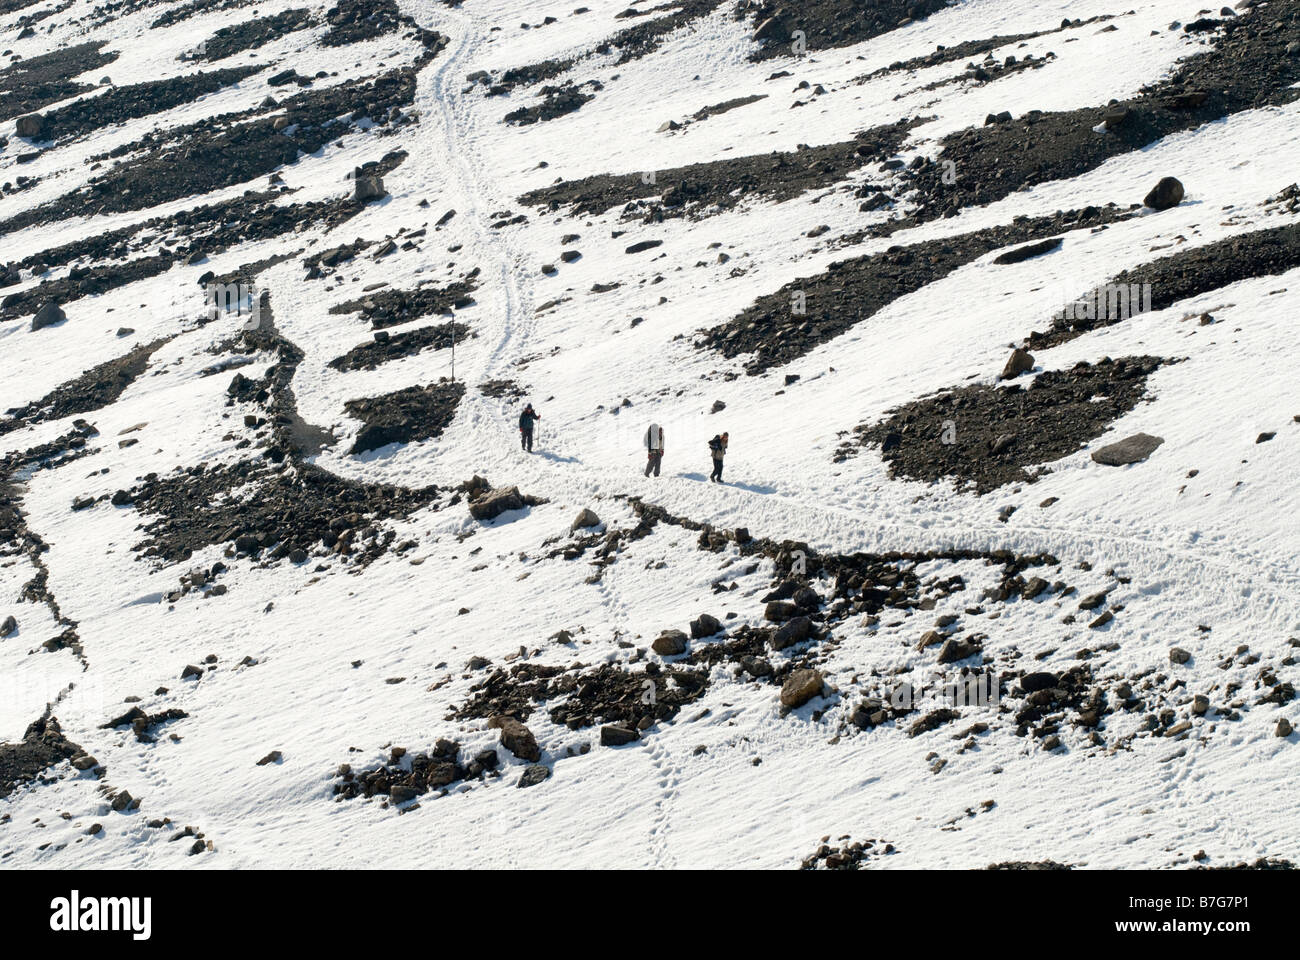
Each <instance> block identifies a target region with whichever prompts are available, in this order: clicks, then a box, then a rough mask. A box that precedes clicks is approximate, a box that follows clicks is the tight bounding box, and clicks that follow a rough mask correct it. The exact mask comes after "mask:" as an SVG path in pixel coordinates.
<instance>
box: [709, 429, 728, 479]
mask: <svg viewBox="0 0 1300 960" xmlns="http://www.w3.org/2000/svg"><path fill="white" fill-rule="evenodd" d="M709 450H710V451H712V453H713V472H712V473H711V474H709V479H710V480H712V481H713V482H714V483H721V482H722V458H723V457H725V456H726V455H727V435H726V434H725V433H723V434H719V435H718V436H716V437H714V438H713V439H712V440H710V441H709Z"/></svg>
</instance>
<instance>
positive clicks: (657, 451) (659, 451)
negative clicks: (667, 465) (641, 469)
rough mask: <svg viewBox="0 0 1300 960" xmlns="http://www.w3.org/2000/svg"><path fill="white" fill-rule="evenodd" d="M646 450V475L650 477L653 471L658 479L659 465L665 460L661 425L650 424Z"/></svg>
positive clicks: (646, 438)
mask: <svg viewBox="0 0 1300 960" xmlns="http://www.w3.org/2000/svg"><path fill="white" fill-rule="evenodd" d="M645 448H646V453H647V459H646V465H645V475H646V476H647V477H648V476H650V471H651V470H653V471H654V474H655V476H656V477H657V476H659V464H660V463H662V462H663V459H664V431H663V427H661V426H659V424H657V423H652V424H650V429H649V430H647V431H646V432H645Z"/></svg>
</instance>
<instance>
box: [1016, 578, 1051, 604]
mask: <svg viewBox="0 0 1300 960" xmlns="http://www.w3.org/2000/svg"><path fill="white" fill-rule="evenodd" d="M1047 587H1048V583H1047V581H1046V580H1044V579H1043V578H1042V577H1030V578H1029V579H1028V580H1026V581H1025V586H1024V588H1023V589H1022V590H1021V591H1020V595H1021V596H1022V597H1024V598H1025V599H1026V600H1033V599H1034V598H1035V597H1037V596H1038V595H1039V594H1040V593H1042V592H1043V591H1044V590H1046V589H1047Z"/></svg>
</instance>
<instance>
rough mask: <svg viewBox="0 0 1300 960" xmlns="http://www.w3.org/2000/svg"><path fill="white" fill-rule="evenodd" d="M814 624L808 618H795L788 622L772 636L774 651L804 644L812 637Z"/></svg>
mask: <svg viewBox="0 0 1300 960" xmlns="http://www.w3.org/2000/svg"><path fill="white" fill-rule="evenodd" d="M812 632H813V622H812V621H811V620H809V619H808V618H807V617H795V618H794V619H793V620H787V621H786V622H785V623H783V624H781V626H780V627H778V628H777V630H776V632H775V633H773V634H772V649H773V650H784V649H785V648H786V647H793V646H794V645H795V644H796V643H803V642H804V641H805V640H807V639H808V638H809V637H811V636H812Z"/></svg>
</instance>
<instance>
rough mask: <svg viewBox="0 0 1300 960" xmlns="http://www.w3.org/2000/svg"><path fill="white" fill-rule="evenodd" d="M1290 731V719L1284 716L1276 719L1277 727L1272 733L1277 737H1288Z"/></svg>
mask: <svg viewBox="0 0 1300 960" xmlns="http://www.w3.org/2000/svg"><path fill="white" fill-rule="evenodd" d="M1291 733H1292V730H1291V721H1290V720H1288V719H1287V718H1286V717H1281V718H1280V719H1279V720H1278V721H1277V728H1276V729H1275V730H1274V731H1273V735H1274V736H1278V737H1289V736H1291Z"/></svg>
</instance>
